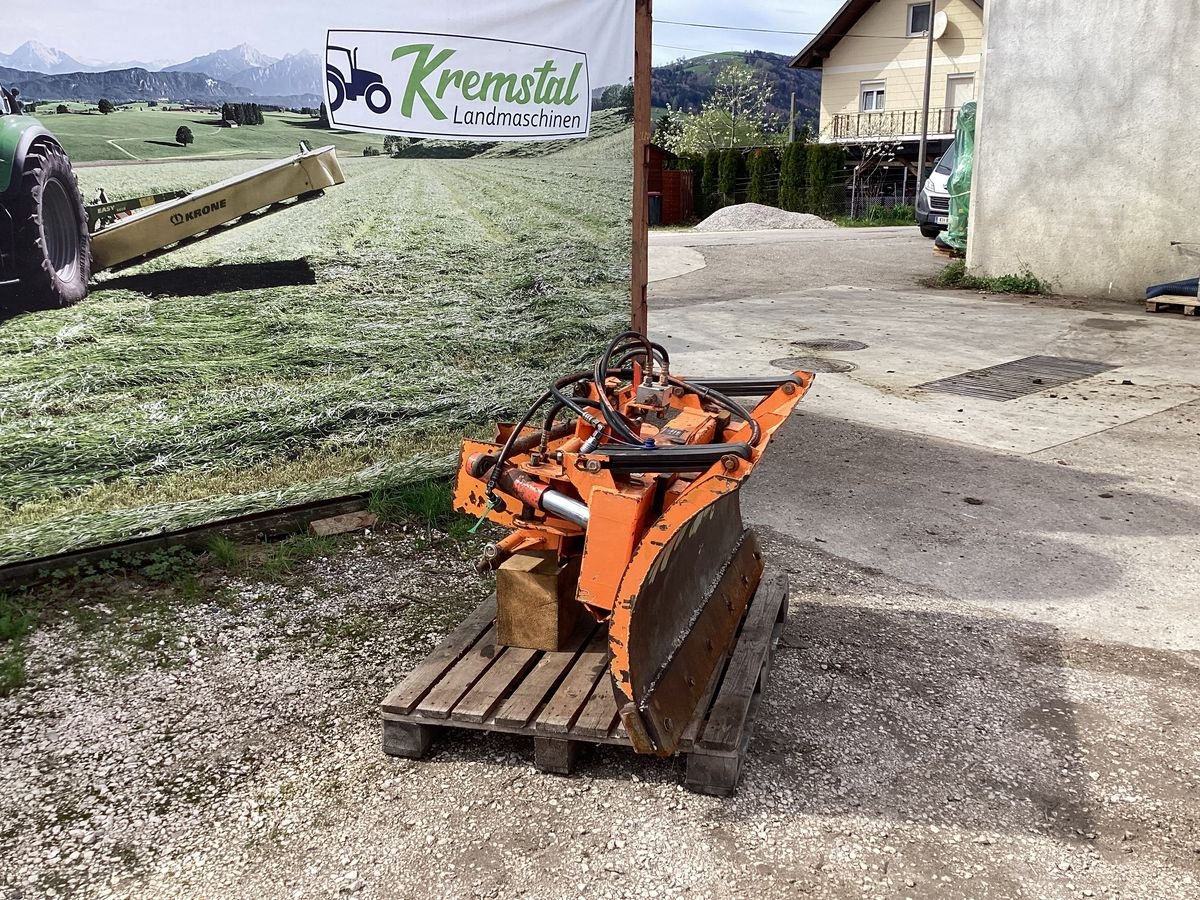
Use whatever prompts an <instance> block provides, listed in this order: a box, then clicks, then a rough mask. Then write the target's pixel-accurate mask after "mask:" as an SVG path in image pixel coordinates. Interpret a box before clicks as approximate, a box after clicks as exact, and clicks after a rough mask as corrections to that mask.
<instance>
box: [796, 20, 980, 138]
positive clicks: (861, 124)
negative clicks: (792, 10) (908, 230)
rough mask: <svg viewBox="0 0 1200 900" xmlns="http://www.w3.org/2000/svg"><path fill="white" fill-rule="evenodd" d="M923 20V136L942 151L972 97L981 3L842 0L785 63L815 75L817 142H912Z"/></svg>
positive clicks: (917, 130) (919, 96)
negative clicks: (929, 49)
mask: <svg viewBox="0 0 1200 900" xmlns="http://www.w3.org/2000/svg"><path fill="white" fill-rule="evenodd" d="M931 22H932V25H933V34H934V37H935V41H934V46H933V67H932V73H933V74H932V80H931V85H930V87H931V89H930V98H929V130H928V133H929V136H930V138H931V139H932V140H934V141H936V142H937V144H935V146H936V147H937V148H938V149H939V151H940V149H944V146H945V145H946V144H948V142H949V139H950V138H952V137H953V135H954V122H955V118H956V117H957V115H958V110H959V107H961V106H962V105H963V103H965V102H966V101H968V100H973V99H975V79H976V75H977V73H978V71H979V63H980V58H981V52H982V48H983V0H933V2H932V3H931V2H919V3H912V2H909V0H846V3H845V4H844V5H843V6H842V8H841V9H839V10H838V11H837V13H836V14H835V15H834V17H833V19H831V20H830V22H829V24H828V25H826V26H825V28H824V30H822V31H821V33H820V34H818V35H817V36H816V37H815V38H813V40H812V42H811V43H809V45H808V46H807V47H805V48H804V49H803V50H802V51H801V52H800V53H799V55H797V56H796V58H795V59H793V60H792V62H791V65H792V67H793V68H797V69H820V70H821V124H820V139H821V140H822V141H825V142H838V143H847V144H862V143H867V142H870V141H881V140H886V141H899V142H900V143H901V144H902V145H906V144H908V143H910V142H915V141H918V140H919V139H920V134H921V110H922V100H923V92H924V85H925V53H926V44H927V37H926V35H927V29H928V28H929V27H930V23H931ZM907 149H908V148H907V147H902V150H901V153H900V154H899V155H901V156H904V155H907V154H906V153H905V152H904V150H907Z"/></svg>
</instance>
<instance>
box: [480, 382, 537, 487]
mask: <svg viewBox="0 0 1200 900" xmlns="http://www.w3.org/2000/svg"><path fill="white" fill-rule="evenodd" d="M550 396H551V394H550V391H546V392H545V393H544V394H542V396H541V397H540V398H539V399H538V400H537V402H536V403H534V404H533V406H531V407H529V409H528V411H527V412H526V413H525V416H524V418H522V419H521V421H520V422H518V423H517V424H516V425H515V426H514V427H513V430H512V431H511V432H510V433H509V435H508V440H506V441H505V442H504V446H503V447H502V448H501V449H500V457H499V458H498V459H497V460H496V464H495V465H494V466H492V471H491V472H490V473H488V480H487V498H488V500H489V501H490V502H491V504H492V506H493V507H496V508H501V509H502V508H503V505H502V504H503V501H502V500H501V499H500V498H499V497H497V496H496V482H497V481H498V480H499V478H500V472H501V471H502V470H503V469H504V461H505V460H506V459H508V455H509V454H510V453H511V452H512V446H513V444H514V443H516V440H517V436H518V435H520V433H521V432H522V431H523V430H524V429H525V426H526V425H528V424H529V420H530V419H532V418H533V417H534V414H535V413H537V411H538V410H539V409H541V408H542V406H543V405H544V404H545V403H546V401H548V400H549V399H550Z"/></svg>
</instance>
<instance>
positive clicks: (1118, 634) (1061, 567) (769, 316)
mask: <svg viewBox="0 0 1200 900" xmlns="http://www.w3.org/2000/svg"><path fill="white" fill-rule="evenodd" d="M652 247H653V251H652V252H653V253H655V254H657V253H659V252H660V248H663V249H669V250H670V251H671V252H675V250H676V248H680V247H683V248H686V249H689V250H691V251H693V252H696V253H699V254H701V255H702V256H703V257H704V260H705V267H704V268H702V269H698V270H696V271H693V272H691V273H689V274H684V275H681V276H679V277H675V278H671V279H668V280H663V281H659V282H656V283H655V284H654V285H653V286H652V288H651V307H652V313H651V327H652V331H653V332H654V333H656V334H658V335H661V336H664V338H665V341H666V344H667V346H668V347H669V348H670V349H671V350H672V353H673V357H672V358H673V360H674V361H676V366H677V369H678V370H679V371H680V372H682V373H688V372H704V373H708V374H719V375H738V374H750V373H756V372H767V371H778V370H779V367H780V366H782V367H785V368H787V367H791V366H795V367H797V368H803V367H804V366H805V365H806V360H805V358H815V359H817V360H818V362H817V365H818V366H821V365H822V363H825V364H827V365H826V366H825V367H826V368H845V369H848V371H844V372H835V373H826V374H819V375H818V377H817V381H816V385H815V386H814V388H813V390H812V391H811V393H810V394H809V396H808V397H807V398H806V399H805V401H804V402H803V403H802V404H801V406H800V412H799V413H798V416H797V418H798V420H799V421H797V422H796V424H795V427H792V428H790V429H788V430H787V431H785V432H784V433H783V434H782V435H781V436H780V438H779V447H778V448H776V450H775V452H774V453H772V454H771V455H770V456H769V457H768V462H767V463H766V465H765V466H764V467H763V469H762V470H760V473H759V474H757V476H756V478H755V482H754V485H753V487H752V489H751V490H750V491H749V498H748V501H749V507H750V509H751V510H752V515H753V516H754V518H756V519H757V520H758V521H759V522H761V523H762V524H764V525H769V526H771V527H772V528H775V529H777V530H778V531H780V532H781V533H783V534H787V535H790V536H792V537H794V538H796V539H797V540H800V541H802V542H803V543H805V544H806V545H807V546H812V547H817V546H819V547H820V549H822V550H824V551H826V552H830V553H834V554H837V555H838V556H841V557H843V558H845V559H847V560H850V561H852V562H855V563H858V564H861V565H867V566H871V567H874V568H878V569H879V570H881V571H883V572H885V573H887V574H889V575H893V576H897V577H900V578H903V579H905V580H906V581H909V582H911V583H913V584H916V585H922V586H926V587H929V588H933V589H936V590H938V591H942V592H945V593H946V594H948V595H950V596H954V597H958V598H961V599H963V600H967V601H970V602H971V603H975V604H980V605H983V606H987V607H990V608H992V609H995V610H999V611H1002V612H1004V613H1007V614H1012V615H1016V616H1018V617H1021V618H1025V619H1029V618H1036V620H1037V621H1040V622H1046V623H1049V624H1051V625H1054V626H1056V627H1062V628H1066V629H1069V630H1070V631H1072V632H1073V633H1077V634H1079V635H1086V636H1089V637H1095V638H1102V639H1105V640H1115V641H1128V642H1131V643H1136V644H1139V645H1145V646H1153V647H1161V648H1171V649H1177V650H1195V649H1196V648H1197V646H1200V620H1198V619H1197V617H1196V616H1195V609H1196V603H1197V600H1198V599H1200V598H1198V595H1200V552H1197V546H1196V545H1197V536H1198V534H1200V479H1198V478H1196V477H1195V475H1194V472H1193V468H1194V461H1195V457H1196V452H1197V449H1198V446H1200V445H1198V443H1197V436H1198V435H1200V340H1198V339H1200V322H1197V321H1195V320H1193V319H1185V318H1183V317H1181V316H1175V315H1163V314H1158V315H1155V314H1149V313H1145V312H1143V311H1142V310H1141V309H1139V308H1138V307H1136V306H1130V305H1122V304H1116V303H1111V302H1090V301H1086V300H1065V299H1060V298H1053V299H1051V298H1037V299H1033V298H1006V297H1000V296H995V295H991V296H984V295H980V294H977V293H965V292H961V291H945V290H936V289H930V288H927V287H924V286H923V285H922V281H923V280H925V279H927V278H929V277H931V276H932V275H934V274H935V273H936V272H937V270H938V269H939V268H940V267H941V266H942V265H944V261H943V260H941V259H940V258H937V257H934V256H933V255H932V254H931V252H930V242H929V241H927V240H925V239H923V238H921V237H920V236H919V235H918V234H917V232H916V230H915V229H908V228H881V229H863V230H851V229H838V230H836V231H811V232H807V231H802V232H783V233H780V232H755V233H747V234H733V235H722V234H703V235H691V234H688V233H683V232H674V233H660V234H655V235H654V236H653V238H652ZM814 339H836V340H849V341H858V342H861V343H864V344H866V345H867V346H866V347H865V348H863V349H860V350H854V351H842V352H821V351H813V350H811V349H808V348H806V347H805V346H803V342H805V341H812V340H814ZM1029 356H1052V357H1067V358H1070V359H1077V360H1091V361H1097V362H1102V363H1107V364H1108V365H1111V366H1113V367H1114V368H1112V369H1111V370H1110V371H1107V372H1103V373H1101V374H1099V375H1096V376H1093V377H1089V378H1086V379H1083V380H1080V381H1076V382H1073V383H1071V384H1068V385H1064V386H1062V387H1059V388H1046V389H1043V390H1039V391H1038V392H1036V393H1033V394H1031V395H1029V396H1026V397H1021V398H1018V399H1013V400H1007V401H997V400H994V399H985V398H982V397H970V396H957V395H953V394H944V393H936V392H931V391H928V390H924V389H922V388H921V387H919V386H920V385H922V384H924V383H926V382H929V381H932V380H935V379H941V378H946V377H948V376H952V375H955V374H959V373H962V372H966V371H968V370H973V369H978V368H982V367H986V366H993V365H997V364H1000V363H1004V362H1009V361H1012V360H1016V359H1021V358H1024V357H1029ZM788 359H791V360H792V362H790V363H789V362H787V360H788ZM773 363H775V365H773ZM964 498H970V499H969V500H965V499H964ZM974 501H982V502H979V503H976V502H974ZM818 540H819V541H820V543H819V544H818V543H817V542H818Z"/></svg>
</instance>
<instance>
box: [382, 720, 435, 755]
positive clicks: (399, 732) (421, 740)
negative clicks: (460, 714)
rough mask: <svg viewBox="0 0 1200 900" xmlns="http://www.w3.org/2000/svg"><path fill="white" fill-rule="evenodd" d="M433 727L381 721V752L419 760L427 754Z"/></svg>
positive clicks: (412, 723)
mask: <svg viewBox="0 0 1200 900" xmlns="http://www.w3.org/2000/svg"><path fill="white" fill-rule="evenodd" d="M432 740H433V727H432V726H431V725H420V724H417V723H415V722H395V721H392V720H391V719H384V720H383V752H384V753H386V754H387V755H388V756H403V757H404V758H405V759H420V758H421V757H423V756H424V755H425V754H426V753H428V752H429V744H430V742H431V741H432Z"/></svg>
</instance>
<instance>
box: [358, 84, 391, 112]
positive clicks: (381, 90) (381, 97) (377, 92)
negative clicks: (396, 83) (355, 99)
mask: <svg viewBox="0 0 1200 900" xmlns="http://www.w3.org/2000/svg"><path fill="white" fill-rule="evenodd" d="M363 99H364V100H366V101H367V106H368V107H369V108H370V110H371V112H373V113H377V114H382V113H385V112H387V111H388V109H389V107H391V105H392V95H391V92H389V91H388V89H387V88H385V87H384V86H383V85H382V84H379V83H378V82H376V83H375V84H373V85H371V86H370V87H369V88H367V91H366V94H364V96H363Z"/></svg>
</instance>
